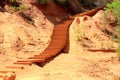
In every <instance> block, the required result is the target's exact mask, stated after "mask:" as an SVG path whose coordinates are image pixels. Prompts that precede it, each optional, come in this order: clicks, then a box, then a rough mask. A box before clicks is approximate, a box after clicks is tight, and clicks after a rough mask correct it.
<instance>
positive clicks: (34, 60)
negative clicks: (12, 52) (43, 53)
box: [17, 59, 45, 62]
mask: <svg viewBox="0 0 120 80" xmlns="http://www.w3.org/2000/svg"><path fill="white" fill-rule="evenodd" d="M43 61H45V59H28V60H18V61H17V62H43Z"/></svg>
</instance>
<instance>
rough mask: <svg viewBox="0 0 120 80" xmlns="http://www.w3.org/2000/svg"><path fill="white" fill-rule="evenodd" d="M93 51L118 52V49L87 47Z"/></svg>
mask: <svg viewBox="0 0 120 80" xmlns="http://www.w3.org/2000/svg"><path fill="white" fill-rule="evenodd" d="M87 50H88V51H91V52H116V49H87Z"/></svg>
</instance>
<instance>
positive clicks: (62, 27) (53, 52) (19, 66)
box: [0, 7, 103, 80]
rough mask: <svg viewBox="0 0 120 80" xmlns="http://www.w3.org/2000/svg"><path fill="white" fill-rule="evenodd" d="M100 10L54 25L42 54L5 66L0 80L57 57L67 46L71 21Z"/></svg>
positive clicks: (1, 71) (0, 73)
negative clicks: (9, 74)
mask: <svg viewBox="0 0 120 80" xmlns="http://www.w3.org/2000/svg"><path fill="white" fill-rule="evenodd" d="M100 9H103V7H99V8H96V9H93V10H90V11H87V12H84V13H80V14H78V15H75V16H73V17H72V18H71V20H67V21H64V22H62V23H60V24H57V25H55V27H54V30H53V34H52V36H51V42H50V44H49V45H48V47H47V48H46V49H45V50H44V51H43V52H42V53H39V54H37V55H34V56H31V57H29V58H28V59H18V60H17V61H16V62H14V63H12V65H9V66H5V67H4V68H3V69H2V70H0V80H6V79H5V75H6V73H9V72H10V73H15V72H16V71H19V70H24V68H25V67H26V66H30V65H32V64H34V63H36V64H38V65H40V66H42V64H44V63H45V62H46V61H49V59H51V58H53V57H55V56H57V55H58V54H59V53H60V52H61V51H62V50H63V49H64V48H65V46H66V44H68V39H69V38H68V37H69V26H70V24H71V23H72V21H73V19H74V18H75V17H78V16H84V15H89V16H92V15H94V14H95V13H96V12H97V11H98V10H100ZM11 78H12V77H11ZM9 80H13V79H9Z"/></svg>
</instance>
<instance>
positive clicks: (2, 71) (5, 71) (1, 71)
mask: <svg viewBox="0 0 120 80" xmlns="http://www.w3.org/2000/svg"><path fill="white" fill-rule="evenodd" d="M8 72H11V73H15V71H12V70H0V73H3V74H6V73H8Z"/></svg>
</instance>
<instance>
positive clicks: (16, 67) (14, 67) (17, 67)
mask: <svg viewBox="0 0 120 80" xmlns="http://www.w3.org/2000/svg"><path fill="white" fill-rule="evenodd" d="M5 68H10V69H24V67H23V66H5Z"/></svg>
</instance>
